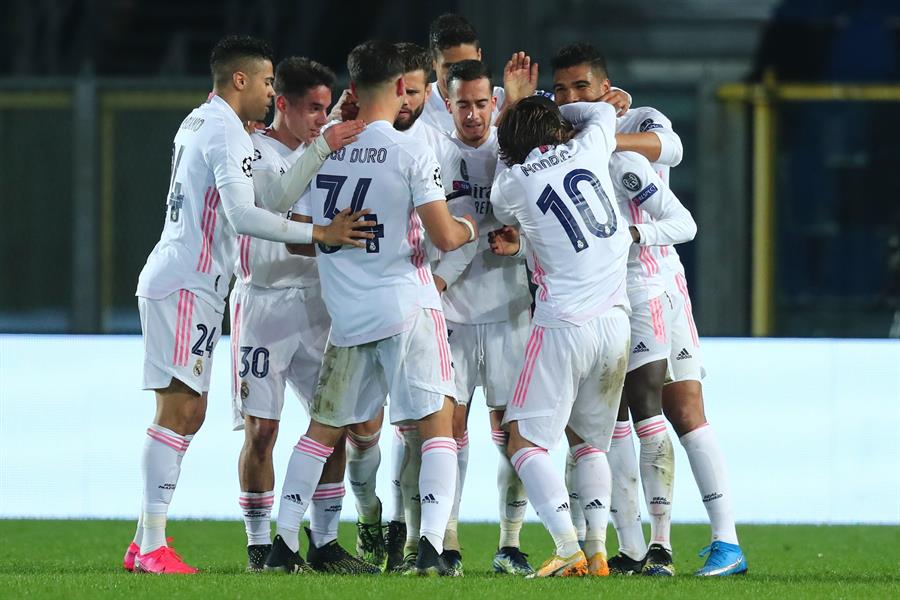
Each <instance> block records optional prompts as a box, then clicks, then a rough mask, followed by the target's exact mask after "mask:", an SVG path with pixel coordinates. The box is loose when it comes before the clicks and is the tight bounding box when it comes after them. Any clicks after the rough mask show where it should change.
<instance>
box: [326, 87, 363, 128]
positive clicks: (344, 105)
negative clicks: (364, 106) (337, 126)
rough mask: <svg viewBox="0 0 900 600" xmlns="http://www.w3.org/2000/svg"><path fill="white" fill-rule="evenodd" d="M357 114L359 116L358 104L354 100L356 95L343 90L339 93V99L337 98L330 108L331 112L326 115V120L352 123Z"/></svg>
mask: <svg viewBox="0 0 900 600" xmlns="http://www.w3.org/2000/svg"><path fill="white" fill-rule="evenodd" d="M357 114H359V102H358V101H357V99H356V95H355V94H354V93H353V92H352V91H350V90H344V91H343V92H341V97H340V98H338V101H337V102H336V103H335V105H334V106H332V107H331V112H330V113H328V120H329V121H352V120H353V119H355V118H356V115H357Z"/></svg>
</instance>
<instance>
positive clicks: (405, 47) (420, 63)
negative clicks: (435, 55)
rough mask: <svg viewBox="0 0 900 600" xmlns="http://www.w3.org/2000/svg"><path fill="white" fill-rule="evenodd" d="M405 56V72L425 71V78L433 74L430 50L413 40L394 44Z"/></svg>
mask: <svg viewBox="0 0 900 600" xmlns="http://www.w3.org/2000/svg"><path fill="white" fill-rule="evenodd" d="M394 45H395V46H397V50H399V51H400V56H402V57H403V72H404V73H410V72H412V71H425V79H428V78H429V77H430V76H431V56H429V55H428V50H426V49H425V48H423V47H422V46H420V45H418V44H413V43H412V42H400V43H398V44H394Z"/></svg>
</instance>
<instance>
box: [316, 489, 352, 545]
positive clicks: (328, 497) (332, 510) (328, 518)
mask: <svg viewBox="0 0 900 600" xmlns="http://www.w3.org/2000/svg"><path fill="white" fill-rule="evenodd" d="M344 493H345V492H344V482H342V481H339V482H337V483H320V484H319V485H318V487H316V491H315V492H314V493H313V497H312V506H310V508H309V531H310V534H311V537H312V543H313V544H315V546H316V548H321V547H322V546H324V545H325V544H327V543H328V542H330V541H332V540H336V539H337V535H338V523H339V522H340V520H341V509H343V508H344Z"/></svg>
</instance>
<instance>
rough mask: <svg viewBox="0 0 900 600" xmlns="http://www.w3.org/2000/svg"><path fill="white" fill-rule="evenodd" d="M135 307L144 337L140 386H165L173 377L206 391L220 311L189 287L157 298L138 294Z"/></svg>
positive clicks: (155, 388) (217, 332) (220, 316)
mask: <svg viewBox="0 0 900 600" xmlns="http://www.w3.org/2000/svg"><path fill="white" fill-rule="evenodd" d="M138 310H139V312H140V315H141V331H142V332H143V337H144V381H143V389H145V390H159V389H163V388H166V387H168V386H169V384H170V383H171V382H172V378H175V379H177V380H179V381H181V382H182V383H184V384H185V385H187V386H188V387H189V388H191V389H192V390H194V391H195V392H197V393H198V394H203V393H205V392H208V391H209V378H210V374H211V373H212V358H213V350H214V349H215V347H216V342H218V341H219V336H220V335H221V333H222V316H223V315H222V313H220V312H218V311H217V310H216V309H215V307H213V305H212V304H209V303H208V302H206V301H205V300H203V299H202V298H200V297H199V296H197V295H195V294H193V293H192V292H189V291H188V290H178V291H177V292H173V293H171V294H169V295H168V296H166V297H165V298H162V299H159V300H153V299H151V298H141V297H138Z"/></svg>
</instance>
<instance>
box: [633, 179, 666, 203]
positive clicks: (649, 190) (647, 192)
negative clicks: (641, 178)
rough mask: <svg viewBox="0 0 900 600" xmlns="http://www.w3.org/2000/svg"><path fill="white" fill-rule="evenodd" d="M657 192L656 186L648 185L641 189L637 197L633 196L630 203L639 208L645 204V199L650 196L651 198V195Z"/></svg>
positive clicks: (653, 184)
mask: <svg viewBox="0 0 900 600" xmlns="http://www.w3.org/2000/svg"><path fill="white" fill-rule="evenodd" d="M658 191H659V188H658V187H656V184H655V183H651V184H650V185H648V186H647V187H645V188H644V189H642V190H641V191H640V193H639V194H638V195H637V196H635V197H634V198H632V199H631V201H632V202H634V203H635V204H637V205H638V206H640V205H641V204H643V203H644V202H646V201H647V199H648V198H650V196H652V195H653V194H655V193H656V192H658Z"/></svg>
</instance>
